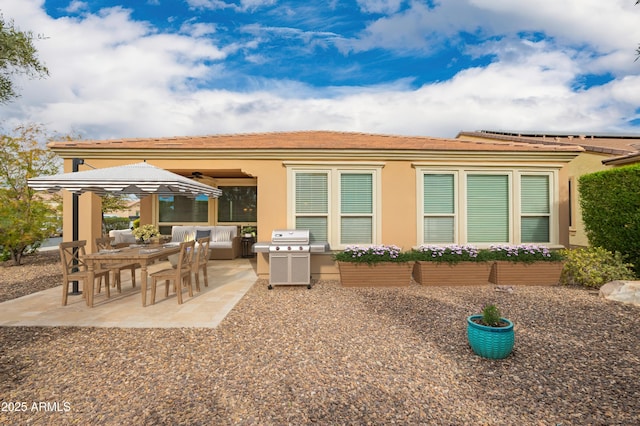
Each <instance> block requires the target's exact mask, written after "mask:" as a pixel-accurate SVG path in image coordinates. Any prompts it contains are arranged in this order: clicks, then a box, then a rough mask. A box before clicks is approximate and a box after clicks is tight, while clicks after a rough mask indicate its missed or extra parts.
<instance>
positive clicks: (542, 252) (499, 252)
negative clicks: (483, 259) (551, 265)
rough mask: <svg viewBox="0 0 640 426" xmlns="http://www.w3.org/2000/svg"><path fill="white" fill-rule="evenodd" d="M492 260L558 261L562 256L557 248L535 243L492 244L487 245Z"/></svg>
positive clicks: (562, 258)
mask: <svg viewBox="0 0 640 426" xmlns="http://www.w3.org/2000/svg"><path fill="white" fill-rule="evenodd" d="M489 250H490V251H491V253H492V256H491V257H492V258H493V260H506V261H509V262H523V263H531V262H539V261H544V262H560V261H562V260H564V256H563V254H562V252H561V251H559V250H550V249H549V248H548V247H546V246H543V245H537V244H519V245H508V244H494V245H491V246H490V247H489Z"/></svg>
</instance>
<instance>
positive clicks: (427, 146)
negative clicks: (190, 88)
mask: <svg viewBox="0 0 640 426" xmlns="http://www.w3.org/2000/svg"><path fill="white" fill-rule="evenodd" d="M49 146H50V148H51V149H52V150H53V151H54V152H56V153H57V154H58V155H60V156H61V157H62V158H63V159H64V169H65V172H70V171H71V169H72V159H73V158H82V159H84V163H85V166H81V167H84V168H87V167H89V166H90V167H94V168H102V167H110V166H116V165H122V164H129V163H136V162H140V161H147V162H149V163H150V164H153V165H155V166H158V167H161V168H164V169H167V170H170V171H172V172H175V173H178V174H181V175H184V176H192V175H193V174H194V172H199V173H200V174H201V175H202V176H205V177H206V178H207V179H206V182H207V183H208V184H211V185H214V186H217V187H220V188H221V189H222V190H223V193H224V192H225V191H226V192H227V193H228V194H233V197H235V198H233V197H231V195H229V196H227V197H226V198H225V197H224V195H223V197H221V198H220V199H211V200H188V199H184V200H183V199H180V197H175V198H174V199H171V200H167V199H160V198H159V197H158V196H156V195H149V196H147V197H145V198H143V199H142V200H141V203H140V217H141V223H142V224H145V223H152V224H155V225H157V226H159V227H160V229H161V230H162V231H163V233H170V229H171V226H173V225H184V224H210V225H214V224H226V225H229V224H233V225H237V226H245V225H253V226H256V227H257V230H258V235H257V240H259V241H269V239H270V238H271V232H272V230H274V229H283V228H287V229H291V228H301V229H310V230H311V237H312V240H315V241H325V240H326V241H328V242H329V244H330V247H331V249H332V250H341V249H343V248H345V247H346V246H348V245H352V244H361V245H370V244H395V245H398V246H400V247H402V248H403V249H405V250H408V249H411V248H412V247H416V246H418V245H420V244H423V243H425V244H429V243H433V244H451V243H457V244H466V243H470V244H474V245H476V246H479V247H483V246H488V245H490V244H492V243H512V244H517V243H527V242H531V243H539V244H545V245H548V246H550V247H557V248H559V247H566V246H568V245H569V204H568V187H567V182H568V174H567V164H568V163H569V162H570V161H572V160H573V159H574V158H576V157H577V156H578V155H579V154H580V153H581V152H583V148H581V147H579V146H574V145H566V144H565V145H560V144H559V145H554V144H532V143H517V142H511V143H504V142H494V141H466V140H459V139H442V138H430V137H419V136H395V135H375V134H363V133H347V132H329V131H300V132H282V133H256V134H231V135H212V136H202V137H171V138H149V139H119V140H87V141H62V142H53V143H51V144H50V145H49ZM82 169H83V168H81V170H82ZM71 199H72V197H71V195H70V194H68V193H65V194H64V235H65V238H68V237H67V236H70V235H72V232H71V229H72V219H71V208H70V206H71ZM196 204H197V206H198V208H197V209H196V210H197V212H198V213H197V214H192V212H193V211H195V210H194V207H195V206H196ZM203 206H204V208H203ZM100 207H101V201H100V197H98V196H96V195H94V194H91V193H87V194H84V195H82V196H80V197H79V208H80V212H81V214H80V223H79V237H80V239H86V240H88V241H92V240H93V239H94V238H96V237H98V236H99V235H100V232H101V223H100ZM167 208H171V209H174V210H176V209H177V210H181V214H178V215H176V214H172V215H168V214H167V212H166V211H164V209H167ZM173 213H175V212H173ZM257 268H258V270H257V271H258V275H259V276H260V277H263V278H267V277H268V274H269V265H268V256H267V255H264V254H259V255H258V259H257ZM311 274H312V277H313V278H314V279H335V278H337V277H338V269H337V267H336V265H335V263H334V262H333V260H332V257H331V253H326V254H314V255H313V256H312V264H311Z"/></svg>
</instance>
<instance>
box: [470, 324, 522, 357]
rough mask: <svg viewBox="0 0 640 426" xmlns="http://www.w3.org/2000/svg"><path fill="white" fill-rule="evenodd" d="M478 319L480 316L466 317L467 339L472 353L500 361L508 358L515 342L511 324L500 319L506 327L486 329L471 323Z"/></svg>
mask: <svg viewBox="0 0 640 426" xmlns="http://www.w3.org/2000/svg"><path fill="white" fill-rule="evenodd" d="M480 318H482V315H471V316H469V317H467V338H468V339H469V344H470V345H471V349H473V352H475V353H476V354H477V355H480V356H481V357H484V358H491V359H502V358H506V357H508V356H509V354H510V353H511V350H512V349H513V343H514V341H515V334H514V332H513V323H512V322H511V321H509V320H508V319H506V318H500V319H501V320H502V321H505V322H506V323H508V324H509V325H508V326H507V327H488V326H486V325H481V324H476V323H475V322H474V321H473V320H474V319H480Z"/></svg>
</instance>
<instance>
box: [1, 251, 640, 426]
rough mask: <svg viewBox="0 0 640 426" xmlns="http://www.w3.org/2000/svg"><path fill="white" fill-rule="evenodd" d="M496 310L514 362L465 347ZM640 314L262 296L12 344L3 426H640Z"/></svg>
mask: <svg viewBox="0 0 640 426" xmlns="http://www.w3.org/2000/svg"><path fill="white" fill-rule="evenodd" d="M46 266H47V265H46V263H45V265H43V267H44V268H46ZM31 268H37V266H36V264H35V263H32V264H31ZM7 269H11V268H3V269H2V270H1V272H2V280H1V282H2V285H0V300H4V299H6V298H9V297H12V296H11V295H15V294H17V293H16V292H15V290H12V285H9V286H8V287H7V286H5V285H4V283H5V277H6V276H7V275H8V274H6V272H7ZM35 276H36V277H40V276H46V273H43V274H35ZM39 280H40V279H39V278H37V279H35V280H34V281H31V280H29V281H25V282H24V286H25V287H30V286H31V285H33V284H35V286H34V287H33V290H32V291H35V290H37V289H39V287H38V286H39V285H40V283H39ZM10 282H11V281H10ZM7 288H8V289H9V294H8V295H7V294H5V292H6V289H7ZM487 302H495V303H497V304H498V305H499V306H500V307H501V308H502V311H503V314H504V315H505V316H507V317H509V318H510V319H512V320H513V321H514V322H515V324H516V345H515V348H514V352H513V354H512V355H511V356H510V357H509V358H507V359H505V360H501V361H492V360H485V359H482V358H479V357H477V356H475V355H474V354H473V352H472V351H471V349H470V348H469V347H468V344H467V341H466V336H465V330H466V328H465V327H466V325H465V317H466V316H467V315H469V314H472V313H476V312H478V311H479V310H480V308H481V307H482V306H483V305H484V304H485V303H487ZM639 314H640V308H638V307H634V306H629V305H622V304H617V303H613V302H606V301H603V300H601V299H599V298H598V297H597V296H596V295H594V292H592V291H587V290H584V289H580V288H566V287H518V288H516V290H515V292H513V293H511V294H509V293H501V292H496V291H494V289H493V288H492V287H456V288H427V287H421V286H418V285H412V286H410V287H407V288H400V289H373V288H369V289H367V288H365V289H354V288H342V287H340V286H339V284H338V283H336V282H320V283H317V284H316V285H315V286H314V288H313V289H312V290H307V289H306V288H304V287H276V288H275V289H274V290H272V291H268V290H267V289H266V282H263V281H258V282H257V283H256V285H254V286H253V287H252V289H251V290H250V291H249V292H248V293H247V294H246V296H245V297H244V298H243V299H242V300H241V301H240V302H239V304H238V305H237V306H236V307H235V308H234V309H233V310H232V311H231V313H230V314H229V315H228V316H227V318H226V319H225V320H224V321H223V322H222V323H221V325H220V326H219V327H218V328H216V329H142V330H140V329H104V328H65V327H51V328H44V327H15V328H13V327H2V328H0V401H1V403H2V407H1V408H2V409H1V411H0V424H28V423H29V424H56V425H61V424H105V425H111V424H113V425H120V424H128V425H151V424H153V425H163V424H216V425H227V424H234V425H235V424H240V425H253V424H259V425H287V424H291V425H300V424H323V425H324V424H331V425H335V424H357V425H367V424H371V425H389V424H400V425H405V424H435V425H470V424H473V425H588V424H591V425H632V424H640V385H638V372H639V371H640V353H639V351H638V349H639V348H640V315H639ZM23 403H24V404H23ZM34 403H35V404H34ZM16 408H17V410H19V411H16Z"/></svg>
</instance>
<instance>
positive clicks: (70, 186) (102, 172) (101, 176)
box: [27, 163, 222, 198]
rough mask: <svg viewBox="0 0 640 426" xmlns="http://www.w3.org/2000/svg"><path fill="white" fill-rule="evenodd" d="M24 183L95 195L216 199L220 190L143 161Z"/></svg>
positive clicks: (33, 186) (220, 192) (53, 190)
mask: <svg viewBox="0 0 640 426" xmlns="http://www.w3.org/2000/svg"><path fill="white" fill-rule="evenodd" d="M27 184H28V185H29V186H30V187H31V188H33V189H35V190H38V191H48V192H57V191H60V190H61V189H66V190H67V191H69V192H72V193H74V194H78V195H79V194H83V193H85V192H93V193H95V194H97V195H100V196H102V195H105V194H108V193H112V194H133V195H136V196H138V197H144V196H145V195H149V194H158V195H183V196H186V197H191V198H194V197H197V196H199V195H206V196H207V197H209V198H218V197H219V196H220V195H222V191H221V190H219V189H218V188H214V187H212V186H209V185H205V184H203V183H200V182H197V181H195V180H193V179H189V178H186V177H184V176H180V175H178V174H176V173H173V172H170V171H168V170H164V169H161V168H159V167H155V166H152V165H151V164H147V163H136V164H128V165H124V166H116V167H107V168H103V169H93V170H86V171H82V172H73V173H63V174H58V175H52V176H40V177H36V178H33V179H29V180H28V182H27Z"/></svg>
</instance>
